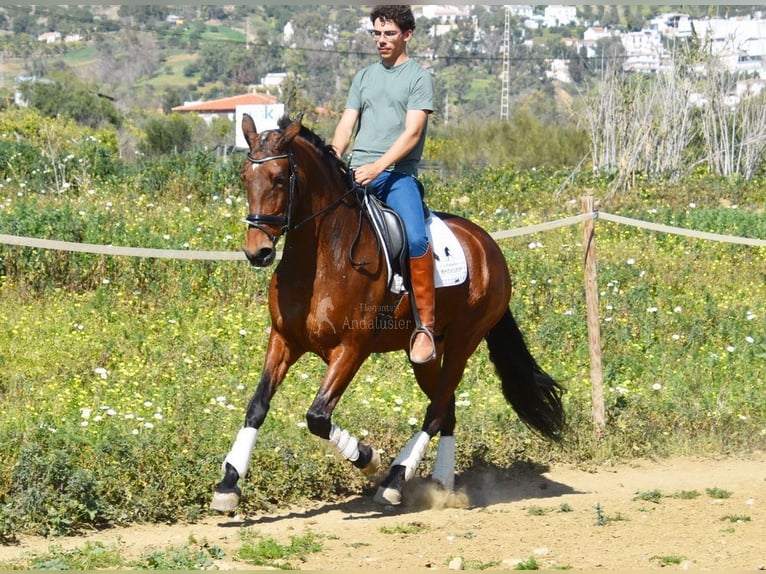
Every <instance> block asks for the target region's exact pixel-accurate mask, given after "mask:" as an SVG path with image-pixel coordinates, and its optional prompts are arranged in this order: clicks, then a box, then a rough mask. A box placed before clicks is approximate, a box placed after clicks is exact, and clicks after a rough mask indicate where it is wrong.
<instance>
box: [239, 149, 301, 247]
mask: <svg viewBox="0 0 766 574" xmlns="http://www.w3.org/2000/svg"><path fill="white" fill-rule="evenodd" d="M277 159H287V161H288V162H289V163H290V188H289V191H288V196H287V207H286V208H285V213H284V214H283V215H276V214H266V215H264V214H261V213H248V214H247V217H245V218H244V219H243V220H242V221H243V222H244V223H247V224H248V225H249V226H250V227H254V228H255V229H257V230H258V231H260V232H262V233H264V234H265V235H266V237H268V238H269V240H270V241H271V242H272V243H273V244H274V245H276V244H277V241H279V237H280V236H281V235H282V234H283V233H287V232H288V231H289V230H290V229H291V228H292V227H291V220H292V213H293V209H292V207H293V200H294V199H295V195H296V193H297V191H298V170H297V169H295V158H294V157H293V153H292V152H291V151H288V152H287V153H283V154H279V155H269V156H266V157H260V158H256V157H253V155H252V154H251V153H249V152H248V154H247V160H248V161H249V162H250V163H252V164H253V165H261V164H262V163H266V162H268V161H274V160H277ZM264 225H269V226H272V227H279V232H278V233H277V234H276V235H275V234H273V233H271V232H270V231H269V230H268V229H266V228H265V227H264Z"/></svg>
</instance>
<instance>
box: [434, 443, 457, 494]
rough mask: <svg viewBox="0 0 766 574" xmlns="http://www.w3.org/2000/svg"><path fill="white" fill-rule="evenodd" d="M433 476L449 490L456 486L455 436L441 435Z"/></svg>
mask: <svg viewBox="0 0 766 574" xmlns="http://www.w3.org/2000/svg"><path fill="white" fill-rule="evenodd" d="M431 477H432V478H433V479H434V480H435V481H437V482H440V483H441V484H442V486H444V488H446V489H447V490H453V489H454V488H455V437H454V436H440V437H439V446H438V447H437V448H436V460H435V461H434V471H433V474H431Z"/></svg>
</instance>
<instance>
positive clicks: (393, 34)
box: [370, 30, 401, 40]
mask: <svg viewBox="0 0 766 574" xmlns="http://www.w3.org/2000/svg"><path fill="white" fill-rule="evenodd" d="M370 34H371V35H372V37H373V38H375V39H376V40H377V39H378V38H380V37H381V36H383V37H385V38H386V39H388V40H390V39H391V38H396V37H397V36H398V35H399V34H401V32H397V31H396V30H383V31H382V32H381V31H380V30H372V31H371V32H370Z"/></svg>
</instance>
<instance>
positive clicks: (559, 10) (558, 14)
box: [543, 4, 577, 28]
mask: <svg viewBox="0 0 766 574" xmlns="http://www.w3.org/2000/svg"><path fill="white" fill-rule="evenodd" d="M543 23H544V25H545V26H547V27H548V28H553V27H556V26H569V25H570V24H577V6H562V5H560V4H552V5H550V6H546V7H545V11H544V12H543Z"/></svg>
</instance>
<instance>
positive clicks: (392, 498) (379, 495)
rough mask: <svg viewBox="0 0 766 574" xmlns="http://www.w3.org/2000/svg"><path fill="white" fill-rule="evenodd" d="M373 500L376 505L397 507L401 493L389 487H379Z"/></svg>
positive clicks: (400, 499)
mask: <svg viewBox="0 0 766 574" xmlns="http://www.w3.org/2000/svg"><path fill="white" fill-rule="evenodd" d="M373 500H375V502H377V503H378V504H390V505H392V506H399V505H400V504H401V503H402V491H401V490H398V489H396V488H391V487H389V486H380V487H378V492H376V493H375V498H374V499H373Z"/></svg>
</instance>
